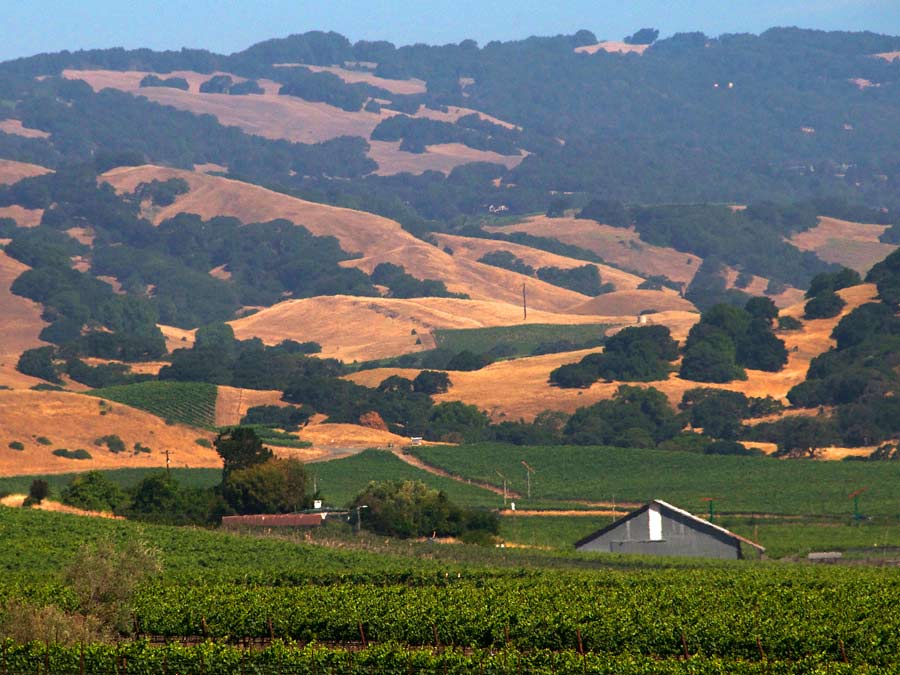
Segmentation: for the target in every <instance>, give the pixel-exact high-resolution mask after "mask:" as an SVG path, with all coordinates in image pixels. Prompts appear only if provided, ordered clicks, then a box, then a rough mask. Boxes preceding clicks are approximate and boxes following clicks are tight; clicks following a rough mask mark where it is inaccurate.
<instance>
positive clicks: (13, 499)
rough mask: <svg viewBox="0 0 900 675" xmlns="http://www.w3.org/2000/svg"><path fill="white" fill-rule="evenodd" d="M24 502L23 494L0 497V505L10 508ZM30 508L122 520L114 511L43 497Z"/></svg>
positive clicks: (17, 506)
mask: <svg viewBox="0 0 900 675" xmlns="http://www.w3.org/2000/svg"><path fill="white" fill-rule="evenodd" d="M24 503H25V495H8V496H6V497H4V498H3V499H0V505H2V506H7V507H11V508H21V507H22V505H23V504H24ZM30 508H32V509H35V510H37V511H52V512H54V513H68V514H70V515H73V516H87V517H90V518H108V519H111V520H124V518H123V517H122V516H117V515H116V514H114V513H108V512H106V511H88V510H86V509H79V508H77V507H75V506H69V505H68V504H63V503H61V502H55V501H51V500H49V499H45V500H44V501H42V502H41V503H40V504H35V505H33V506H31V507H30Z"/></svg>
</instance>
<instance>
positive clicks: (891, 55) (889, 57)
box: [875, 52, 900, 61]
mask: <svg viewBox="0 0 900 675" xmlns="http://www.w3.org/2000/svg"><path fill="white" fill-rule="evenodd" d="M875 56H877V57H878V58H880V59H884V60H885V61H894V60H896V59H900V52H882V53H881V54H875Z"/></svg>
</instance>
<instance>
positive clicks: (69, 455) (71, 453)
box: [53, 448, 91, 459]
mask: <svg viewBox="0 0 900 675" xmlns="http://www.w3.org/2000/svg"><path fill="white" fill-rule="evenodd" d="M53 454H54V455H56V456H57V457H63V458H65V459H90V458H91V453H89V452H88V451H87V450H84V449H82V448H78V449H77V450H67V449H66V448H56V450H54V451H53Z"/></svg>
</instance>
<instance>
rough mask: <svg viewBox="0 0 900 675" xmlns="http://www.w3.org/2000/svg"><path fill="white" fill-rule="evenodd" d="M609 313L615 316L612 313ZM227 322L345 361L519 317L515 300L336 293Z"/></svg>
mask: <svg viewBox="0 0 900 675" xmlns="http://www.w3.org/2000/svg"><path fill="white" fill-rule="evenodd" d="M609 319H610V321H611V322H615V318H613V317H609ZM597 322H602V318H598V317H596V316H592V315H574V314H556V313H552V312H544V311H540V310H529V312H528V320H527V323H556V324H578V323H597ZM230 323H231V326H232V328H234V333H235V335H236V336H237V337H238V338H239V339H247V338H250V337H258V338H260V339H262V340H263V341H264V342H266V343H269V344H274V343H277V342H280V341H282V340H285V339H288V338H289V339H292V340H297V341H307V340H312V341H315V342H318V343H319V344H321V345H322V356H323V357H334V358H339V359H342V360H344V361H348V362H351V361H367V360H371V359H380V358H387V357H390V356H398V355H400V354H408V353H411V352H416V351H422V350H424V349H427V348H429V347H430V346H433V345H431V344H430V340H426V337H427V336H428V335H429V334H430V332H431V331H432V330H434V329H438V328H484V327H487V326H509V325H517V324H520V323H524V322H523V321H522V309H521V306H519V305H515V304H509V303H503V302H488V301H478V300H457V299H454V298H412V299H393V298H360V297H352V296H345V295H339V296H331V297H317V298H304V299H300V300H288V301H285V302H281V303H279V304H277V305H275V306H273V307H270V308H268V309H264V310H262V311H260V312H257V313H256V314H252V315H250V316H247V317H245V318H242V319H238V320H236V321H232V322H230ZM413 331H415V333H414V332H413ZM417 341H419V342H421V343H422V344H417Z"/></svg>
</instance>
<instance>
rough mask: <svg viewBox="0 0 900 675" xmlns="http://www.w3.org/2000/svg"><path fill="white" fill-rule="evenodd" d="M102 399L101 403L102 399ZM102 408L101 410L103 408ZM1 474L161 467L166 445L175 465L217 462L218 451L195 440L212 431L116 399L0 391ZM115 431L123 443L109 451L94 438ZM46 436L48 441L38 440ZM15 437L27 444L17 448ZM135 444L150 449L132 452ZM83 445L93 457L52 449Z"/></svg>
mask: <svg viewBox="0 0 900 675" xmlns="http://www.w3.org/2000/svg"><path fill="white" fill-rule="evenodd" d="M101 403H102V404H101ZM104 411H105V412H104ZM0 421H2V423H0V475H4V476H9V475H17V474H19V475H21V474H36V473H66V472H69V471H87V470H90V469H119V468H132V467H164V466H165V464H166V456H165V451H166V450H168V451H169V454H170V457H171V462H172V466H173V467H220V466H221V465H222V461H221V459H220V458H219V456H218V455H217V454H216V452H215V451H214V450H212V449H210V448H205V447H202V446H200V445H198V444H197V443H196V440H197V439H198V438H206V439H207V440H211V439H212V434H210V433H209V432H206V431H201V430H198V429H194V428H191V427H187V426H184V425H180V424H172V425H168V424H166V423H165V422H164V421H163V420H161V419H160V418H158V417H155V416H153V415H151V414H150V413H146V412H143V411H141V410H136V409H134V408H130V407H128V406H125V405H122V404H120V403H108V402H105V401H101V399H98V398H94V397H91V396H86V395H83V394H74V393H68V392H52V391H30V390H24V391H23V390H20V391H0ZM110 434H115V435H117V436H119V437H120V438H121V439H122V440H123V441H124V442H125V445H126V448H127V450H126V451H125V452H121V453H113V452H110V451H109V450H108V449H107V448H106V447H105V446H104V447H98V446H96V445H95V444H94V441H95V440H96V439H98V438H100V437H101V436H106V435H110ZM41 437H43V438H45V439H47V440H48V441H49V444H43V443H39V442H38V441H37V439H38V438H41ZM13 441H18V442H20V443H22V444H23V445H24V446H25V449H24V450H21V451H17V450H13V449H11V448H10V447H9V444H10V443H11V442H13ZM135 443H140V444H141V445H143V446H145V447H149V448H150V449H151V452H149V453H146V452H141V453H138V454H134V453H133V452H132V448H133V447H134V444H135ZM57 448H65V449H67V450H70V451H74V450H77V449H84V450H87V451H88V452H90V453H91V455H92V457H91V459H85V460H76V459H66V458H64V457H58V456H56V455H54V454H53V450H55V449H57Z"/></svg>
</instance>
